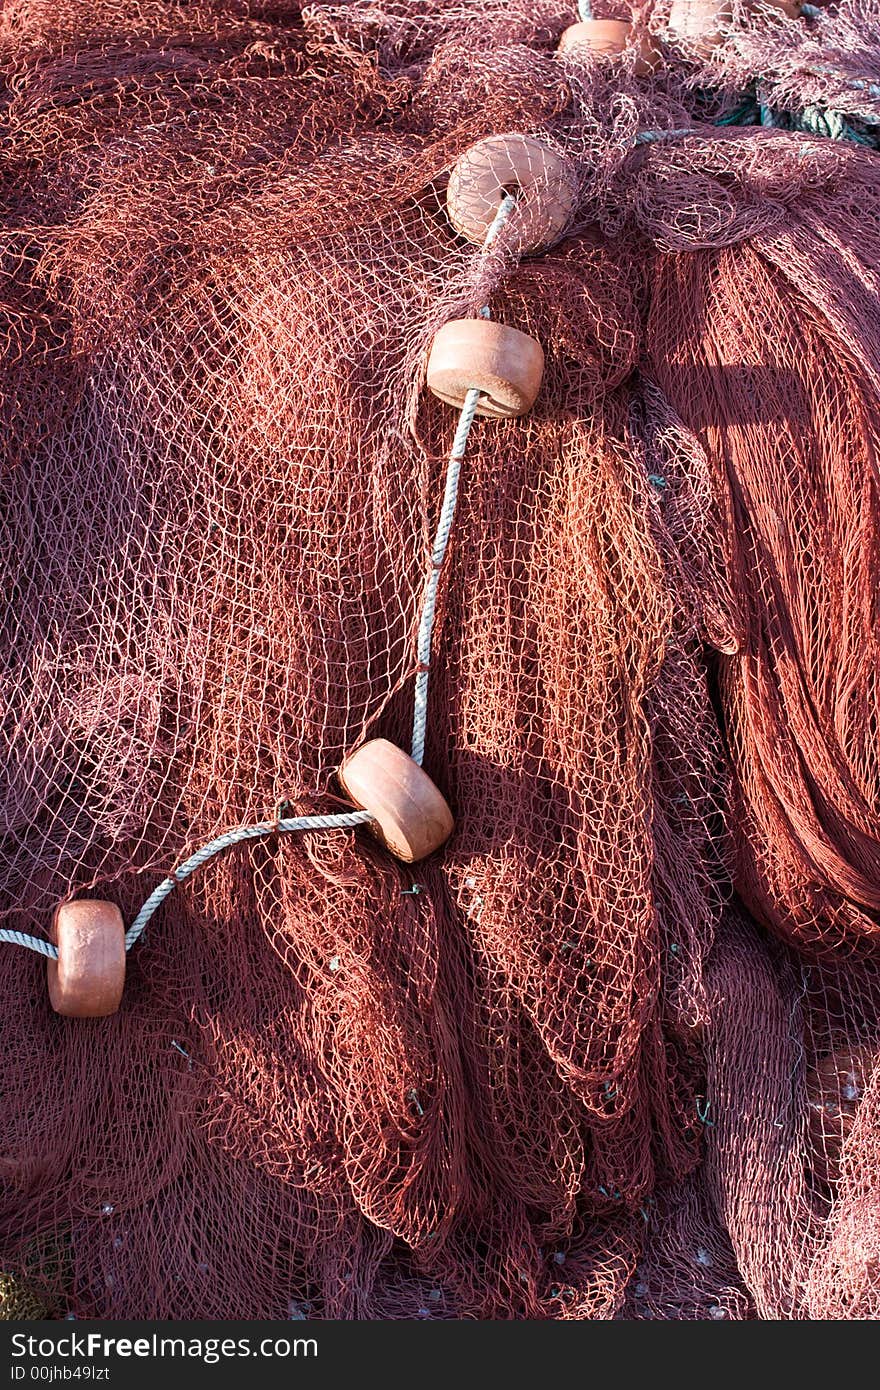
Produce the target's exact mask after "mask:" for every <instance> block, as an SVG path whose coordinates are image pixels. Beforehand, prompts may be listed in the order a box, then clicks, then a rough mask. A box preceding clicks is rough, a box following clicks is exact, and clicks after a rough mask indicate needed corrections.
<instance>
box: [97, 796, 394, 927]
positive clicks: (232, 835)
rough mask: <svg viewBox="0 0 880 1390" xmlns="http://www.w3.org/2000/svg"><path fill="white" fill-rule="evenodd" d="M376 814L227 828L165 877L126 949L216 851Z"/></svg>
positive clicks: (344, 825)
mask: <svg viewBox="0 0 880 1390" xmlns="http://www.w3.org/2000/svg"><path fill="white" fill-rule="evenodd" d="M372 819H373V817H372V816H371V815H370V812H369V811H343V812H341V813H340V814H337V815H332V816H296V817H291V818H289V819H287V820H276V821H262V822H260V823H259V824H257V825H241V826H238V827H237V829H235V830H227V831H226V833H225V834H224V835H218V837H217V839H216V840H211V841H210V842H209V843H208V844H207V845H202V847H201V849H197V850H196V852H195V854H191V855H190V857H189V859H186V860H184V862H183V863H182V864H179V865H178V866H177V868H176V869H175V870H174V872H173V873H172V874H170V875H169V877H168V878H166V879H163V881H162V882H161V883H160V884H159V886H158V888H154V889H153V892H152V893H151V894H150V896H149V897H148V898H147V901H146V902H145V903H144V905H143V907H142V908H141V910H140V912H139V913H138V915H137V916H136V917H135V919H134V921H133V922H132V924H131V926H130V927H129V929H128V931H127V932H126V933H125V949H126V951H130V950H131V948H132V946H133V945H134V944H135V942H136V941H137V940H138V938H139V937H140V936H141V934H142V932H143V931H144V928H145V927H146V925H147V923H148V922H149V920H150V918H151V917H152V916H153V913H154V912H156V910H157V909H158V908H160V907H161V906H162V903H163V902H164V901H165V899H166V898H167V897H168V894H169V893H170V892H172V890H173V889H175V888H176V887H177V885H178V884H179V883H183V882H184V880H185V879H187V878H189V877H190V875H191V874H194V873H195V872H196V870H197V869H201V868H202V866H203V865H204V864H207V863H208V861H209V860H210V859H213V858H214V856H215V855H217V854H222V852H223V850H225V849H230V848H231V846H232V845H240V844H242V842H243V841H245V840H261V839H263V838H264V837H265V836H267V835H290V834H292V833H293V832H294V831H299V830H312V831H314V830H349V829H353V828H354V827H355V826H356V825H366V824H367V823H368V822H369V821H371V820H372Z"/></svg>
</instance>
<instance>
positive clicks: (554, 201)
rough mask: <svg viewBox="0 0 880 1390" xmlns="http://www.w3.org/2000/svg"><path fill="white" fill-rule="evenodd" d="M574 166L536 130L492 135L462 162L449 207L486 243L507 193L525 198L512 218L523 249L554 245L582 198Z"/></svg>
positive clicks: (461, 227) (466, 232)
mask: <svg viewBox="0 0 880 1390" xmlns="http://www.w3.org/2000/svg"><path fill="white" fill-rule="evenodd" d="M577 188H578V184H577V177H576V174H575V172H574V169H573V167H572V165H571V164H570V163H569V161H568V160H567V159H566V158H565V157H564V156H563V155H561V154H559V153H557V151H556V150H554V149H551V148H550V146H549V145H545V144H543V143H542V142H541V141H540V140H535V139H534V138H533V137H532V136H531V135H490V136H489V137H488V138H487V139H485V140H480V141H478V143H477V144H476V145H472V146H471V147H470V149H469V150H466V151H465V153H464V154H463V155H462V156H461V158H460V159H459V160H458V162H457V163H456V165H455V167H454V168H453V170H452V173H451V174H450V176H449V186H448V188H447V190H446V211H447V213H448V215H449V220H450V222H451V223H452V225H453V227H454V228H455V230H456V231H457V232H460V233H461V235H462V236H465V237H467V239H468V241H474V242H480V243H482V242H483V241H485V239H486V234H487V232H488V231H489V228H490V227H491V226H492V223H493V222H494V220H495V216H496V214H497V212H498V208H499V207H500V205H501V202H502V200H503V198H504V195H505V194H506V193H512V194H520V195H521V200H520V202H519V204H518V206H517V208H516V209H515V211H514V212H513V213H512V214H511V217H510V219H509V230H506V231H505V236H506V237H509V238H510V242H511V244H515V246H516V249H517V250H518V251H519V252H520V253H525V252H528V251H540V250H544V249H546V248H547V247H548V246H551V245H552V244H553V242H554V241H557V240H558V238H559V237H560V236H561V235H562V233H563V232H564V231H565V228H566V226H567V225H568V222H569V220H570V218H571V214H572V212H573V211H574V207H575V204H576V202H577Z"/></svg>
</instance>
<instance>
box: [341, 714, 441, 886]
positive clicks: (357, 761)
mask: <svg viewBox="0 0 880 1390" xmlns="http://www.w3.org/2000/svg"><path fill="white" fill-rule="evenodd" d="M337 775H338V777H339V782H340V785H341V786H342V788H343V790H344V791H345V792H346V793H347V795H348V796H349V797H350V798H351V800H352V801H353V802H354V804H355V805H356V806H358V807H359V808H360V809H361V810H363V811H369V813H370V815H371V816H373V817H374V821H373V823H372V824H371V825H370V829H371V830H372V831H373V833H374V834H375V835H378V837H379V839H380V840H381V841H382V843H383V844H384V845H385V846H386V848H387V849H389V850H390V851H391V853H392V854H393V855H394V856H395V858H397V859H402V860H403V861H404V863H406V864H412V863H415V862H416V861H417V860H419V859H426V858H427V856H428V855H429V854H433V853H434V851H435V850H437V849H439V848H440V846H441V845H442V844H444V843H445V842H446V840H448V839H449V836H450V835H451V834H452V831H453V829H454V828H455V822H454V820H453V818H452V812H451V811H450V809H449V806H448V805H447V803H446V800H445V798H444V797H443V796H442V795H441V794H440V792H439V791H438V790H437V788H436V787H435V786H434V783H433V782H432V781H431V779H430V777H429V776H428V774H427V772H425V771H424V770H423V769H422V768H421V767H419V765H418V763H417V762H414V761H413V759H412V758H411V757H410V756H409V755H408V754H407V753H404V751H403V749H402V748H398V747H397V746H396V744H393V743H389V741H388V739H384V738H374V739H371V741H370V742H369V743H365V744H363V745H362V746H361V747H360V748H358V749H357V750H356V751H355V752H354V753H352V754H351V756H350V757H348V758H346V759H345V762H344V763H343V764H342V767H341V768H340V769H339V773H338V774H337Z"/></svg>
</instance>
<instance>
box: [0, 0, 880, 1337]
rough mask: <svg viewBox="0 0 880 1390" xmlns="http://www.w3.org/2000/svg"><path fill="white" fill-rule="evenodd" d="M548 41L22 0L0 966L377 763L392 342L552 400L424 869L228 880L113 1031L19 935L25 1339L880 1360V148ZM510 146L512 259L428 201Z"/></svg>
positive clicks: (128, 1002) (15, 986) (495, 582)
mask: <svg viewBox="0 0 880 1390" xmlns="http://www.w3.org/2000/svg"><path fill="white" fill-rule="evenodd" d="M644 18H646V19H647V20H648V21H649V22H650V24H651V26H652V27H654V28H657V29H658V30H659V29H662V25H663V22H664V19H665V16H664V14H663V13H662V12H661V11H660V10H659V9H658V10H657V12H656V13H653V14H649V15H646V16H645V17H644ZM572 19H573V16H572V14H571V13H570V12H569V11H568V10H567V9H566V8H565V6H563V5H562V4H560V3H557V2H556V0H538V3H537V4H532V3H530V4H528V5H525V4H521V3H519V0H514V3H511V4H504V5H501V4H497V3H495V0H492V2H491V3H489V4H487V5H486V6H481V7H479V9H478V8H476V7H465V6H462V5H458V4H450V3H445V0H391V3H389V4H383V5H381V6H380V5H376V4H367V3H361V0H355V3H353V4H349V5H341V6H338V7H329V6H316V7H313V8H311V9H309V10H305V11H302V12H301V11H300V9H299V7H296V6H293V5H288V4H285V3H282V0H274V3H270V0H266V3H244V2H242V3H220V0H217V3H207V2H203V3H196V4H186V5H184V4H179V5H174V4H168V3H162V4H160V3H147V0H143V3H139V4H137V5H125V6H122V5H120V4H118V3H113V0H102V2H101V3H97V4H96V3H92V2H91V0H90V3H88V4H86V3H85V0H64V3H61V4H59V3H56V2H55V0H53V3H48V0H45V2H44V3H41V2H40V0H6V4H5V6H4V7H3V11H2V15H0V83H2V100H3V105H4V114H5V118H6V121H7V128H8V132H9V136H8V141H7V148H6V151H5V153H4V166H5V167H4V181H3V188H4V194H3V209H2V233H0V255H2V261H3V266H4V271H5V274H4V276H3V280H2V296H3V299H2V306H0V314H2V329H0V336H2V345H3V352H2V354H0V362H2V365H0V421H2V434H3V439H4V442H5V446H6V447H5V451H4V465H3V472H2V476H0V488H2V506H0V532H2V534H0V569H2V583H3V588H4V592H6V593H7V594H8V595H9V603H8V606H7V608H6V609H5V610H4V613H3V615H2V643H0V660H2V663H3V681H2V695H0V701H2V703H0V731H2V748H3V757H2V759H0V782H2V792H0V817H2V819H0V831H2V850H0V918H2V924H3V925H5V926H10V927H14V928H16V929H18V930H21V931H25V932H33V933H35V934H37V935H45V934H46V933H47V930H48V924H49V921H50V918H51V912H52V909H53V907H54V905H55V903H56V902H57V901H59V900H60V899H64V898H66V897H68V896H70V895H75V894H86V895H88V894H97V895H98V896H107V897H110V898H112V899H113V900H114V901H116V902H118V903H119V905H120V908H121V910H122V912H123V915H124V916H125V919H126V921H127V922H129V921H131V919H132V917H133V916H134V914H135V912H136V911H137V909H138V908H139V907H140V905H141V903H142V901H143V899H144V897H145V896H146V895H147V893H148V892H149V891H151V889H152V888H153V887H155V885H156V883H157V882H159V880H160V879H161V878H163V877H164V876H165V875H166V874H167V873H168V872H169V871H170V870H171V869H172V868H173V866H174V864H175V863H178V862H180V861H181V860H182V859H183V858H184V857H185V855H186V854H187V853H188V852H189V851H191V850H193V849H195V848H196V847H198V846H199V845H201V844H202V843H204V842H205V841H207V840H210V839H212V838H213V837H214V836H216V835H218V834H220V833H222V832H223V831H225V830H227V829H229V828H230V826H233V825H236V824H239V823H249V822H259V821H265V820H272V819H273V817H275V816H277V815H279V814H281V813H283V814H308V813H309V812H312V811H317V812H328V811H333V810H337V809H342V807H343V804H344V803H343V802H342V800H341V797H340V795H339V790H338V788H337V786H336V784H335V781H334V772H335V769H336V768H337V767H338V765H339V762H340V761H341V759H342V757H343V756H344V755H345V754H346V753H347V752H349V751H350V750H351V749H352V748H353V747H354V746H355V745H356V744H357V743H358V742H359V741H360V740H362V739H363V738H364V737H365V736H370V737H372V736H376V735H382V736H384V737H387V738H390V739H392V740H393V741H394V742H396V743H398V744H400V745H401V746H404V747H406V746H407V740H408V738H409V735H410V729H411V722H412V683H413V678H414V675H415V673H416V669H417V655H416V632H417V628H418V623H419V618H420V610H421V602H422V595H423V589H424V575H425V569H426V565H427V563H428V561H429V557H430V547H431V537H432V534H433V528H434V525H435V523H436V518H437V510H438V499H439V497H440V495H441V492H442V478H443V471H444V466H445V459H446V456H447V454H448V450H449V446H450V442H451V436H452V432H453V430H454V416H453V414H452V412H451V411H450V410H449V409H448V408H447V407H445V406H443V405H442V404H441V403H440V402H438V401H437V400H435V399H434V398H433V397H432V396H431V395H430V394H429V393H428V392H427V391H426V390H425V389H424V377H425V364H426V359H427V353H428V350H429V347H430V343H431V340H432V337H433V335H434V333H435V331H436V329H437V328H438V327H439V326H440V325H442V324H443V323H444V322H445V321H446V320H448V319H449V318H453V317H467V316H473V315H474V314H475V313H476V312H478V310H479V308H480V306H482V305H483V304H486V303H490V304H491V307H492V313H493V317H495V318H497V319H498V320H500V321H501V322H502V323H505V324H509V325H511V326H515V327H516V328H518V329H520V330H522V331H524V332H526V333H529V334H531V335H532V336H534V337H535V338H537V339H538V340H539V341H540V342H541V343H542V345H543V347H544V351H545V356H546V366H545V374H544V380H543V384H542V388H541V394H540V396H539V398H538V401H537V404H536V406H535V408H534V409H533V411H532V412H531V413H530V414H529V415H527V416H525V417H523V418H522V419H520V420H511V421H506V422H503V423H502V422H497V421H479V422H477V424H476V425H475V426H474V429H473V431H472V432H471V436H470V440H469V444H468V451H467V458H466V464H465V475H464V485H463V491H462V496H461V502H460V510H459V513H458V517H457V520H456V527H455V531H454V534H453V541H452V547H451V551H450V554H449V557H448V560H447V564H446V567H445V569H444V573H443V579H442V587H441V600H440V612H439V619H438V635H437V640H436V643H435V652H434V656H433V660H432V679H431V706H430V714H429V723H428V739H427V749H426V762H425V765H426V768H427V769H428V771H429V772H430V774H431V776H432V777H433V778H434V780H435V781H436V782H437V784H438V785H439V786H440V788H441V790H442V791H443V793H444V794H445V795H446V796H447V797H448V798H449V800H450V802H451V804H452V805H453V806H454V807H455V809H456V812H457V821H458V825H457V830H456V833H455V836H454V838H453V839H452V841H451V842H450V844H449V845H448V847H447V848H446V850H445V851H444V853H443V854H442V856H439V857H437V858H433V859H431V860H429V861H427V862H426V863H423V864H418V865H416V866H412V867H406V866H401V865H399V864H397V863H396V862H395V861H393V860H391V859H390V857H389V856H388V855H387V854H386V853H385V852H384V851H383V850H382V849H381V847H380V846H379V845H377V844H376V843H375V842H374V841H372V840H371V839H370V837H369V836H366V835H363V834H362V833H358V834H354V833H350V832H339V831H335V832H322V833H318V834H310V835H307V836H296V837H289V838H281V837H270V838H268V839H267V840H265V841H261V842H259V843H255V844H250V845H247V846H244V845H242V846H238V847H236V848H234V849H232V850H231V851H229V852H228V853H227V854H226V855H225V856H223V857H221V858H218V859H217V860H215V861H213V862H212V863H211V864H209V865H208V866H207V867H206V868H205V869H204V870H202V872H201V873H200V874H199V875H197V876H195V877H193V878H192V879H191V880H190V881H188V882H187V884H186V885H185V886H181V887H180V888H178V889H177V890H175V892H174V893H172V894H171V896H170V897H169V898H168V900H167V901H166V903H165V904H164V905H163V907H162V908H161V910H160V912H159V913H158V914H157V916H156V917H155V918H154V920H153V922H152V923H151V925H150V927H149V929H148V931H147V933H146V935H145V936H144V938H143V939H142V940H141V942H140V943H139V944H138V946H137V948H136V949H135V951H134V952H133V953H132V955H131V956H130V958H129V970H128V979H127V983H126V992H125V1000H124V1004H123V1007H122V1009H121V1011H120V1012H119V1014H118V1015H116V1016H114V1017H113V1018H111V1019H108V1020H104V1021H101V1022H85V1023H81V1022H77V1021H74V1020H69V1019H68V1020H65V1019H60V1018H58V1017H57V1016H55V1015H53V1014H52V1013H51V1011H50V1009H49V1005H48V1002H47V998H46V991H45V984H44V979H43V970H44V966H43V963H42V961H40V960H39V959H38V958H37V957H36V956H34V955H32V954H30V953H27V952H24V951H20V950H17V949H13V948H11V947H9V948H2V949H0V995H2V1012H3V1017H4V1020H5V1039H4V1041H5V1047H4V1049H3V1053H2V1057H0V1090H2V1094H3V1096H4V1125H3V1129H4V1145H3V1159H2V1169H0V1176H2V1202H0V1251H2V1264H3V1267H4V1268H7V1269H9V1270H10V1271H12V1272H14V1273H15V1274H16V1275H17V1276H19V1277H21V1278H23V1279H24V1280H25V1281H26V1282H27V1283H28V1284H29V1285H30V1287H32V1288H33V1289H34V1290H35V1291H36V1292H37V1293H38V1294H39V1295H40V1296H41V1297H43V1298H44V1300H45V1302H46V1306H50V1307H52V1308H56V1309H59V1310H61V1311H62V1313H64V1312H67V1313H72V1314H74V1315H76V1316H106V1317H139V1318H162V1319H171V1318H182V1319H185V1318H221V1317H225V1318H235V1317H239V1318H247V1317H268V1318H279V1319H280V1318H300V1317H335V1318H339V1317H343V1318H355V1317H356V1318H367V1317H369V1318H423V1317H424V1318H444V1317H480V1318H510V1317H514V1318H516V1317H532V1318H535V1317H537V1318H613V1317H633V1318H641V1317H646V1318H647V1317H661V1318H668V1317H676V1318H679V1317H680V1318H716V1317H730V1318H751V1317H756V1316H757V1317H785V1318H791V1317H822V1318H826V1317H827V1318H837V1317H873V1316H876V1315H877V1312H878V1306H877V1300H878V1289H880V1262H878V1260H880V1256H878V1246H877V1240H878V1228H880V1214H878V1213H880V1203H878V1195H880V1194H878V1192H877V1174H878V1165H877V1162H876V1153H875V1150H876V1108H877V1086H878V1077H877V1075H876V1070H877V1069H876V1067H875V1065H874V1063H875V1061H876V1057H877V1053H878V1049H880V1038H878V1032H880V1027H878V1024H877V1003H878V994H877V986H878V983H880V977H878V975H877V970H878V965H877V956H876V934H877V912H878V908H880V896H878V895H880V873H878V868H880V862H878V840H877V835H876V825H877V811H878V804H877V803H878V790H877V788H878V768H877V737H876V735H877V671H878V661H877V660H876V657H877V638H876V632H877V628H878V624H877V621H876V617H877V613H876V608H877V598H876V583H874V582H873V579H874V576H875V575H876V565H877V537H878V508H877V484H878V475H877V465H876V455H875V447H876V444H875V441H876V438H877V422H878V401H880V380H878V361H880V356H878V341H877V328H876V322H875V319H876V315H875V304H876V292H877V284H878V272H880V201H878V200H880V186H878V179H877V172H876V167H877V166H876V155H875V154H874V153H873V152H872V151H869V150H867V149H862V148H859V147H858V146H857V145H855V144H853V145H848V144H843V143H837V142H832V141H830V140H827V139H819V138H811V137H807V136H791V135H788V134H784V133H779V132H773V131H768V132H754V131H741V130H737V129H735V128H730V129H727V130H721V129H715V128H713V127H712V125H711V124H710V123H709V121H710V119H711V118H712V117H713V116H714V115H717V114H719V113H723V111H724V110H725V109H726V108H725V102H726V101H727V95H726V94H725V88H724V84H723V83H722V82H719V83H718V84H716V85H717V88H718V95H717V96H716V97H713V98H711V99H710V97H708V96H706V95H705V94H703V95H702V96H695V84H696V83H697V81H698V79H699V74H700V72H701V69H699V68H698V67H695V66H694V64H693V63H690V64H689V63H688V61H687V59H688V54H687V53H686V52H683V53H682V52H679V50H678V49H677V48H676V46H675V43H674V42H673V41H672V40H671V39H670V40H668V41H666V56H667V61H666V63H665V65H664V67H663V68H662V70H661V71H660V72H658V73H657V75H656V76H654V77H653V78H651V79H649V80H645V79H642V78H637V77H636V76H635V75H634V71H633V60H632V58H630V59H625V60H624V61H623V63H622V65H618V66H617V67H615V68H613V69H609V68H608V67H606V66H602V65H599V64H598V63H596V62H594V61H592V60H591V59H589V58H588V57H587V58H585V57H583V56H581V57H579V58H567V59H566V60H565V61H564V62H563V61H560V60H559V59H557V58H556V57H555V56H554V50H555V46H556V42H557V40H558V36H559V33H560V32H561V30H562V29H563V28H564V27H565V26H566V25H567V24H568V23H571V22H572ZM875 19H876V14H875V11H874V10H869V9H868V8H866V7H864V6H863V7H861V8H860V10H859V12H858V23H859V24H860V25H862V26H863V27H864V26H865V25H869V24H870V23H874V22H875ZM782 22H783V21H779V23H782ZM786 22H787V21H786ZM774 23H775V21H773V20H772V19H767V20H766V24H767V26H768V27H767V29H766V32H764V39H763V41H764V42H765V43H766V44H770V40H771V39H772V35H773V32H774V31H773V24H774ZM853 24H855V20H853ZM737 32H739V31H737ZM762 32H763V31H762ZM823 32H824V31H823ZM846 32H847V33H850V30H847V31H846ZM853 32H855V31H854V30H853ZM859 32H861V30H860V31H859ZM768 35H769V37H768ZM731 42H733V40H731ZM725 51H726V50H725ZM743 51H744V50H743ZM766 51H767V52H770V51H771V49H770V48H768V49H767V50H766ZM737 61H743V60H742V59H741V57H740V58H738V59H737ZM753 61H754V63H757V62H758V59H757V57H756V58H755V59H754V60H753ZM731 62H732V60H731ZM699 80H701V79H699ZM738 81H740V76H739V72H738V69H736V68H735V67H734V66H733V65H732V66H731V67H730V78H729V84H728V85H729V86H730V88H731V89H732V87H733V85H735V83H736V82H738ZM835 90H836V89H835ZM713 101H714V102H715V106H714V108H712V109H711V110H710V107H711V105H712V102H713ZM707 103H708V105H707ZM682 129H686V130H692V131H693V132H694V133H693V134H691V135H689V136H685V137H681V136H671V137H670V138H669V139H652V140H650V141H647V142H645V143H639V142H638V140H637V137H638V136H639V134H640V132H649V133H651V134H652V135H658V134H660V133H662V132H664V131H665V132H674V131H680V130H682ZM505 131H510V132H516V131H520V132H525V133H528V134H532V135H534V136H536V137H537V138H539V139H540V140H542V141H543V142H544V143H545V144H547V145H549V146H550V147H551V148H552V149H553V150H554V151H556V153H557V154H559V155H560V156H561V157H562V161H563V167H564V169H565V170H566V173H565V175H564V177H565V179H566V180H567V181H568V186H567V194H568V195H569V196H570V199H571V203H572V206H573V208H574V212H573V215H572V219H571V223H570V226H569V228H568V233H567V235H566V237H565V238H564V239H563V240H562V241H560V242H559V244H558V245H556V246H555V247H553V248H551V249H550V250H548V251H546V252H544V253H542V254H541V255H540V256H535V257H528V256H525V257H522V256H521V255H520V254H519V247H518V244H517V239H516V238H517V231H516V219H515V218H513V219H512V220H511V222H510V224H509V225H508V227H507V228H506V229H505V230H504V231H502V233H501V234H500V235H499V237H498V240H497V244H496V245H495V246H493V249H492V251H491V253H489V254H487V255H486V256H482V257H481V256H480V255H479V254H478V253H477V252H476V250H475V248H473V247H471V246H468V245H467V244H466V243H465V242H463V241H462V240H461V239H460V238H458V237H456V236H455V235H454V233H453V231H452V229H451V227H450V225H449V222H448V219H447V217H446V214H445V211H444V190H445V184H446V180H447V178H448V174H449V170H450V167H451V166H452V164H453V163H454V162H455V160H456V159H457V158H458V157H459V155H460V154H461V153H462V152H463V151H464V150H466V149H467V148H468V146H469V145H470V144H472V143H473V142H474V141H475V140H477V139H479V138H481V137H482V136H484V135H488V134H498V133H500V132H505ZM541 192H542V190H541V188H540V186H539V187H537V188H536V189H533V190H532V191H531V192H529V191H528V190H526V191H524V192H523V195H522V201H521V205H520V214H521V216H524V215H525V213H526V212H527V210H528V204H529V200H530V199H531V200H532V201H533V204H534V205H539V204H540V198H541ZM856 212H857V215H858V221H857V222H856V221H855V220H854V214H855V213H856ZM734 891H735V892H736V894H738V895H739V899H740V900H741V903H742V904H743V906H742V907H740V906H732V905H731V901H730V900H731V897H732V895H733V893H734ZM747 913H748V914H749V915H748V916H747ZM752 919H753V920H752ZM756 1154H757V1157H756Z"/></svg>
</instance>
